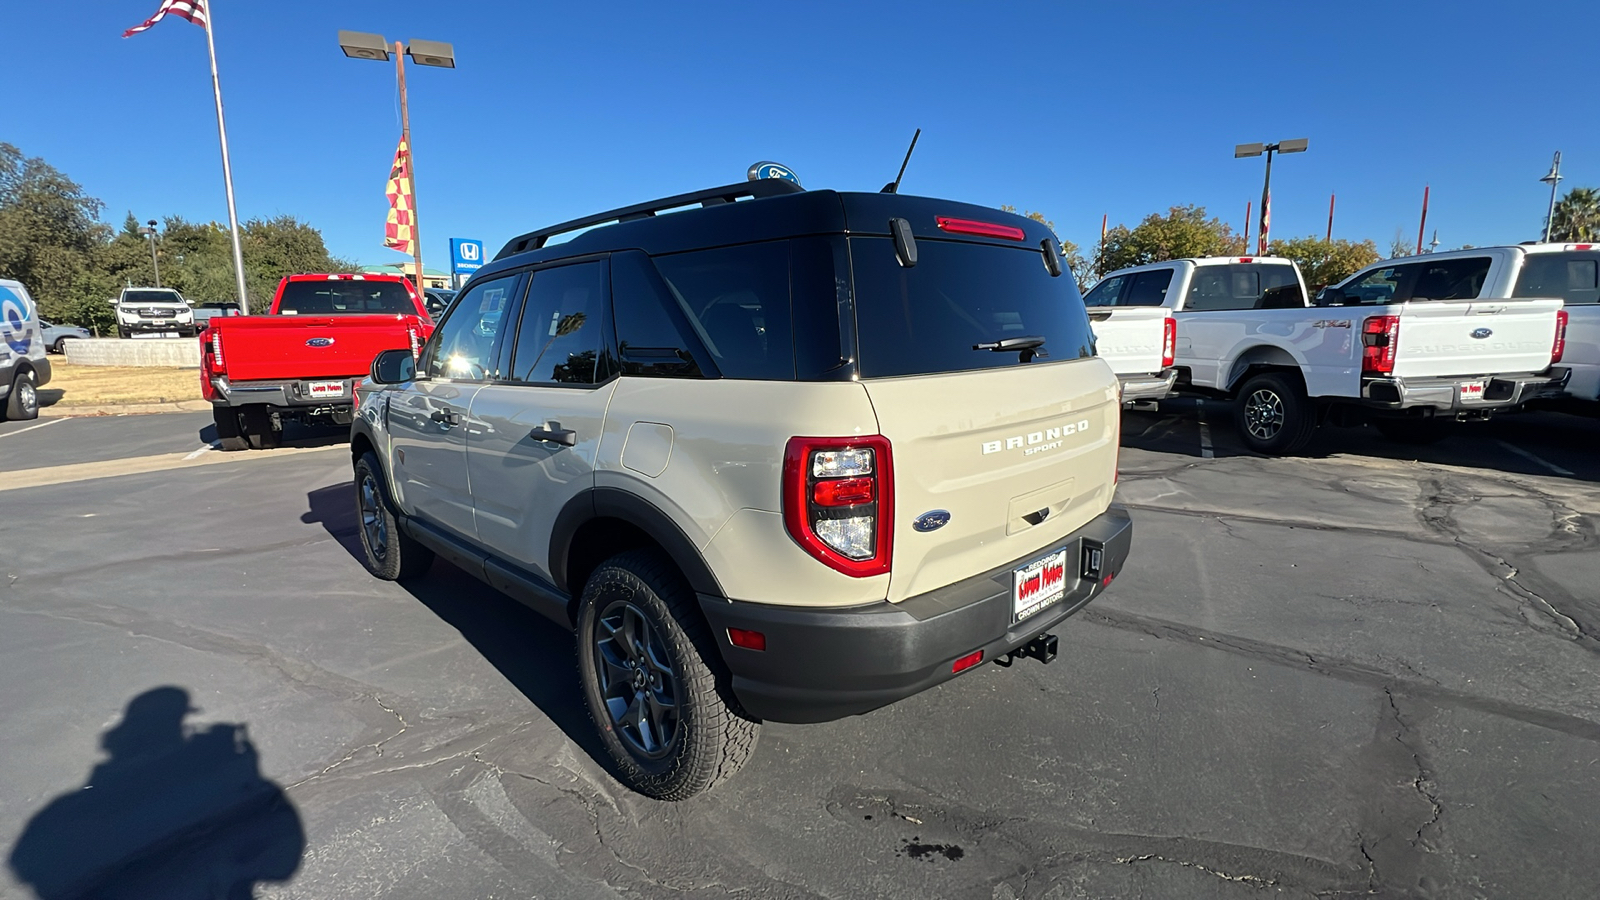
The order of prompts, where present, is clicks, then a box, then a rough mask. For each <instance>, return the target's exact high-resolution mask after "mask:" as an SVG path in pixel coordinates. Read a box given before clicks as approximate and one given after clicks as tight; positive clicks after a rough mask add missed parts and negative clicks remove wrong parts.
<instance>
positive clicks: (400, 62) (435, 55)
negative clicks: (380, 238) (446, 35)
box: [339, 31, 456, 292]
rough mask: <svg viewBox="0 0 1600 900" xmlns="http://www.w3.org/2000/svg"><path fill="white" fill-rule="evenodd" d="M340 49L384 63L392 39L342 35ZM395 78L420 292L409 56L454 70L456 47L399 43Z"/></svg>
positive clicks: (419, 62)
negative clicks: (408, 82)
mask: <svg viewBox="0 0 1600 900" xmlns="http://www.w3.org/2000/svg"><path fill="white" fill-rule="evenodd" d="M339 48H340V49H341V50H343V51H344V55H345V56H348V57H350V58H351V59H370V60H374V61H378V62H382V61H384V60H387V59H388V58H389V53H390V52H391V50H390V45H389V41H388V39H386V38H385V37H384V36H383V35H381V34H367V33H365V32H360V31H341V32H339ZM392 52H393V53H394V77H395V82H396V84H397V85H398V86H399V89H400V139H401V140H402V141H403V142H404V143H405V145H406V155H407V156H408V157H409V158H408V159H407V165H406V181H407V182H408V184H407V185H406V187H407V189H408V190H407V193H409V194H410V195H411V249H412V260H413V262H415V264H416V267H417V271H416V277H415V279H414V281H415V283H416V286H417V291H418V292H421V291H422V290H423V287H424V284H423V273H422V225H421V222H420V219H421V216H420V215H419V214H418V212H417V148H416V146H415V145H414V144H412V143H411V105H410V103H409V102H408V100H407V97H406V57H407V56H410V57H411V60H412V62H415V63H416V64H417V65H419V66H436V67H438V68H441V69H454V68H455V67H456V52H455V47H454V46H452V45H450V44H446V43H444V42H442V41H424V40H419V39H417V38H412V40H411V45H410V46H406V45H405V44H403V43H401V42H400V41H395V42H394V46H393V51H392Z"/></svg>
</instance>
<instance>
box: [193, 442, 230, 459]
mask: <svg viewBox="0 0 1600 900" xmlns="http://www.w3.org/2000/svg"><path fill="white" fill-rule="evenodd" d="M221 447H222V444H220V443H218V442H216V441H212V442H211V443H209V444H207V445H205V446H204V447H201V448H200V449H198V450H196V451H194V452H193V453H191V454H189V455H188V456H185V457H184V458H183V461H184V462H188V461H189V460H191V459H194V458H195V457H197V456H199V455H200V454H202V453H210V452H211V451H212V450H217V449H220V448H221Z"/></svg>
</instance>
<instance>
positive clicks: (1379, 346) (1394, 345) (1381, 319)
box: [1361, 316, 1400, 375]
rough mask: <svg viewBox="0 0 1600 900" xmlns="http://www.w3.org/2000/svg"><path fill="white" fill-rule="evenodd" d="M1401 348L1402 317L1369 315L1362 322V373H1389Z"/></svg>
mask: <svg viewBox="0 0 1600 900" xmlns="http://www.w3.org/2000/svg"><path fill="white" fill-rule="evenodd" d="M1399 349H1400V317H1399V316H1368V317H1367V320H1366V321H1365V322H1362V323H1361V374H1363V375H1388V374H1389V373H1391V372H1393V371H1394V355H1395V353H1397V352H1398V351H1399Z"/></svg>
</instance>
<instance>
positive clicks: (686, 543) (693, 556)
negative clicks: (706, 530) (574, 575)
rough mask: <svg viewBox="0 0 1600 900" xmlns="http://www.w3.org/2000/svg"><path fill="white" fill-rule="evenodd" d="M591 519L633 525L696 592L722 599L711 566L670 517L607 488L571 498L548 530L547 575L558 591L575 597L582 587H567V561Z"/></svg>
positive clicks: (626, 493)
mask: <svg viewBox="0 0 1600 900" xmlns="http://www.w3.org/2000/svg"><path fill="white" fill-rule="evenodd" d="M594 519H620V520H622V521H624V522H627V523H628V524H630V525H633V526H634V527H636V528H638V529H639V530H640V531H643V532H644V533H645V534H646V535H647V536H649V538H650V539H651V540H653V541H655V542H656V543H657V544H659V545H661V548H662V549H663V550H665V551H666V552H667V555H668V556H669V557H671V558H672V561H673V562H674V563H675V564H676V565H677V566H678V571H680V572H682V573H683V575H684V577H685V578H687V579H688V581H689V586H690V587H692V588H693V589H694V590H695V592H696V593H699V594H710V595H711V596H713V597H721V596H723V593H722V585H721V584H719V583H718V582H717V577H716V576H715V575H713V574H712V573H711V567H710V566H708V565H706V561H705V558H704V557H702V556H701V555H700V551H699V549H698V548H696V547H695V545H694V542H693V541H691V540H689V536H688V535H686V534H684V533H683V529H682V528H679V527H678V524H677V523H676V522H674V521H672V518H671V517H670V516H668V515H667V514H666V513H664V512H662V511H661V510H660V509H657V508H656V507H655V505H653V504H651V503H650V502H649V501H647V500H643V499H640V498H639V496H638V495H636V494H630V493H628V492H627V491H624V490H621V489H619V488H607V487H595V488H590V489H588V490H586V491H584V492H583V493H581V494H579V495H577V496H576V497H573V498H572V499H571V500H568V501H567V504H566V505H565V506H563V507H562V508H561V512H560V513H558V514H557V515H556V520H555V524H554V526H553V527H552V528H551V530H550V575H551V577H552V578H553V579H554V580H555V583H556V587H557V588H559V589H560V590H562V591H565V592H567V593H568V594H571V595H572V596H577V594H578V592H579V591H581V590H582V588H583V586H582V585H577V586H573V585H570V584H568V577H567V559H568V557H569V556H571V553H572V539H573V537H574V536H576V535H577V533H578V530H579V529H580V528H582V527H583V526H584V525H585V524H586V523H588V522H590V521H593V520H594Z"/></svg>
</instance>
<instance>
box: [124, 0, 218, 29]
mask: <svg viewBox="0 0 1600 900" xmlns="http://www.w3.org/2000/svg"><path fill="white" fill-rule="evenodd" d="M167 13H172V14H173V15H175V16H177V17H178V18H180V19H188V20H189V21H191V22H193V23H195V24H196V25H199V26H200V27H201V28H205V27H207V26H206V0H161V8H160V9H158V10H156V14H155V15H153V16H151V17H150V18H148V19H145V20H144V24H143V25H135V26H133V27H132V28H129V29H128V30H127V31H124V32H123V33H122V36H123V37H133V36H134V35H136V34H138V33H139V32H141V31H144V30H145V29H147V28H149V27H150V26H152V25H154V24H156V23H157V22H159V21H161V20H162V19H163V18H164V17H165V16H166V15H167Z"/></svg>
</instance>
